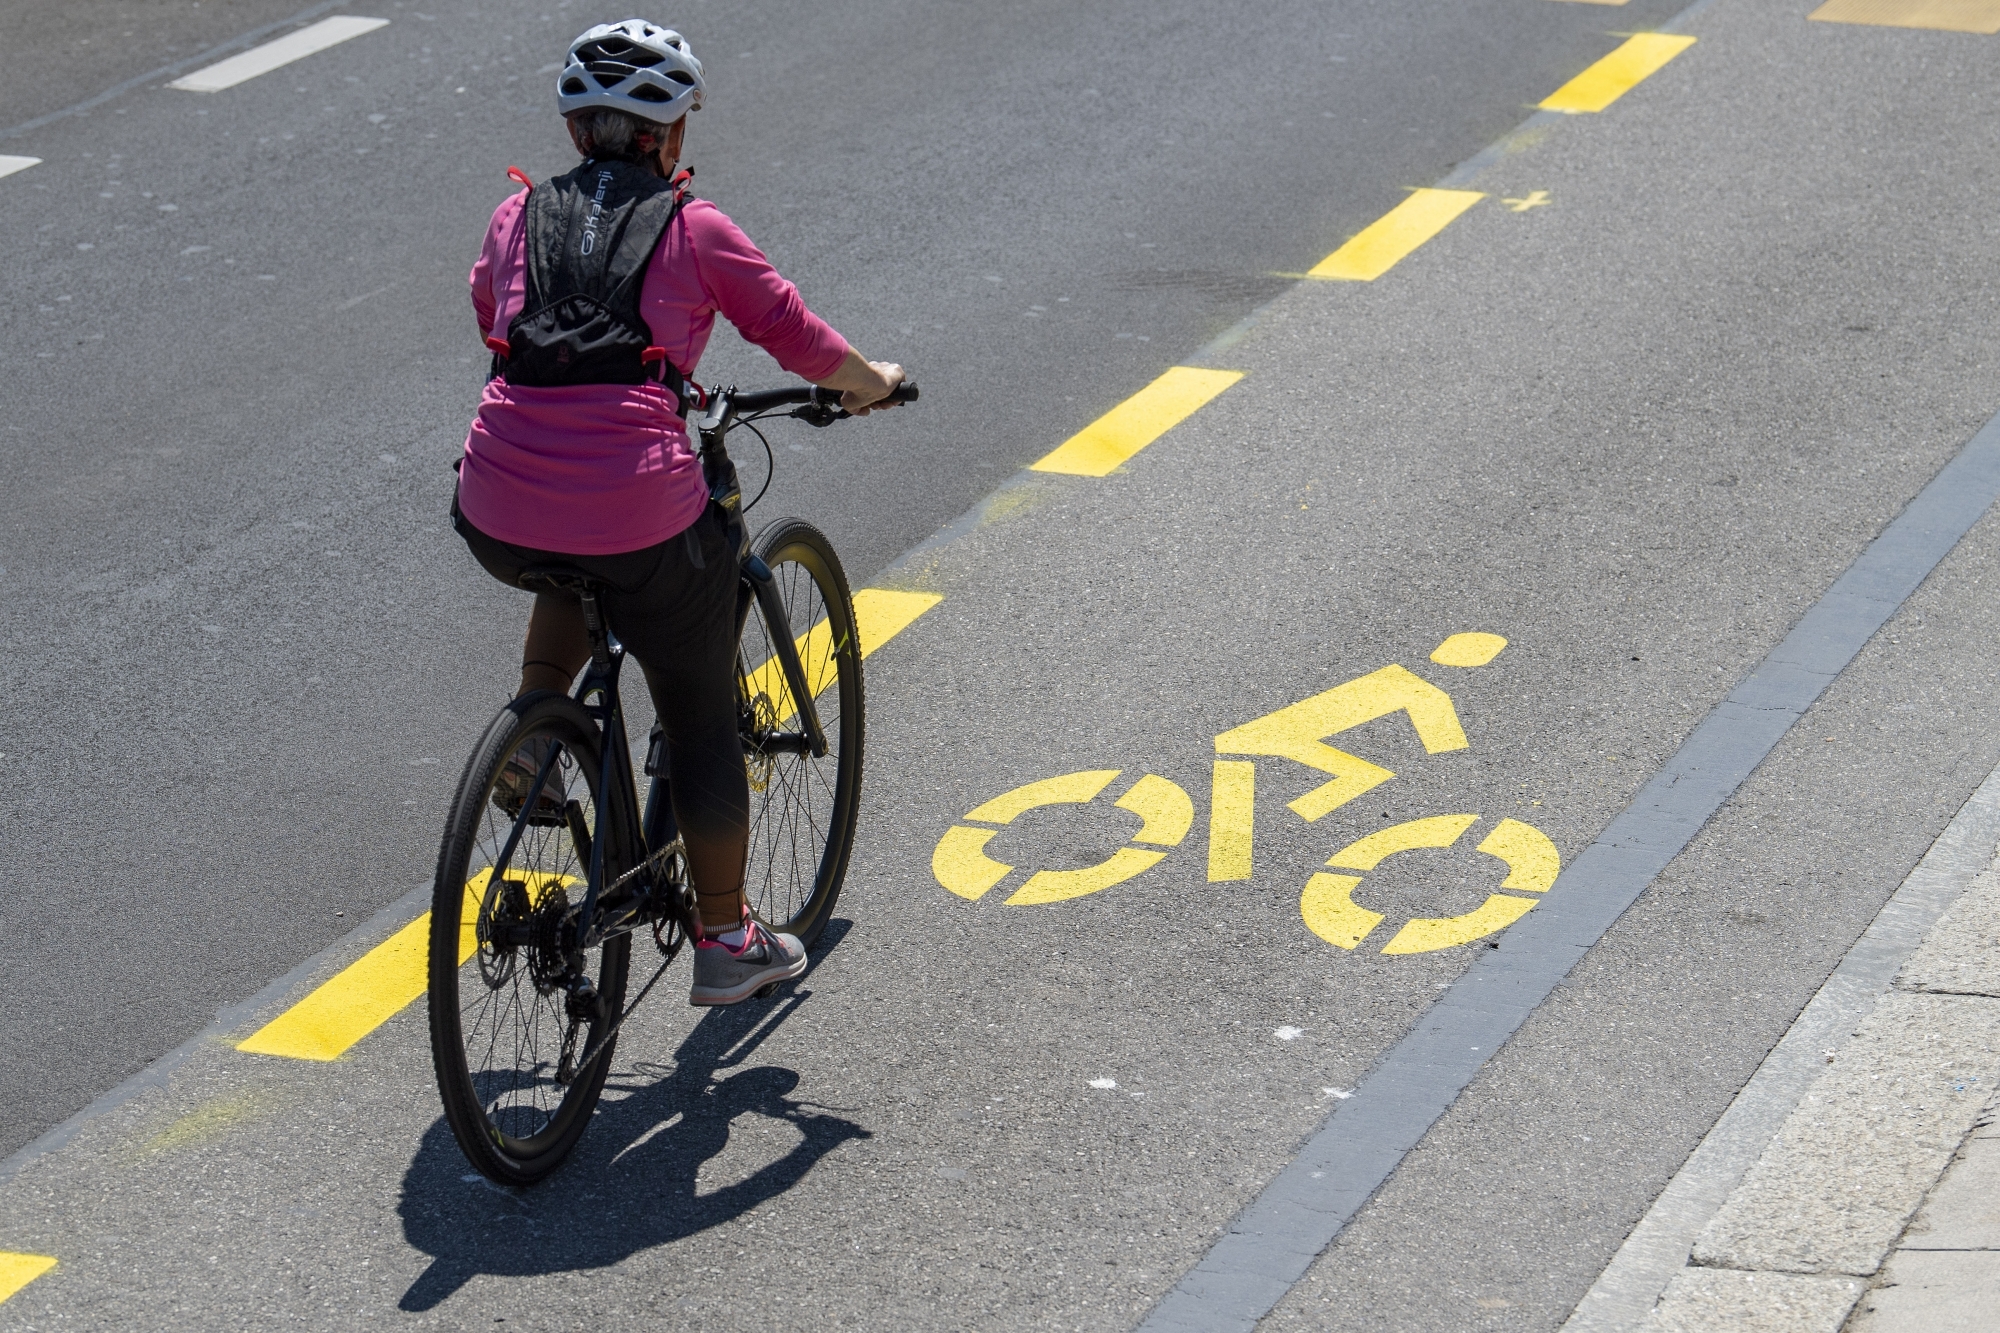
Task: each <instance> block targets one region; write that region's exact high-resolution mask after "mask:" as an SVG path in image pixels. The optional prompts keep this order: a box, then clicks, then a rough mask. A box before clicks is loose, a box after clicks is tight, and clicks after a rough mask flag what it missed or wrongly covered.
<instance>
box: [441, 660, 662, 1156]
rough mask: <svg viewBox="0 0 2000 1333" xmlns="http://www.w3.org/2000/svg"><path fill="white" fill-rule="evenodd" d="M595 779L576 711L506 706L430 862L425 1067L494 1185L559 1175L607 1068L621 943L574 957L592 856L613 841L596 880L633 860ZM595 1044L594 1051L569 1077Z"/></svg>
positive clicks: (586, 724) (554, 702)
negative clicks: (433, 867)
mask: <svg viewBox="0 0 2000 1333" xmlns="http://www.w3.org/2000/svg"><path fill="white" fill-rule="evenodd" d="M538 775H540V776H541V777H542V787H541V790H540V791H539V792H538V793H534V792H533V788H534V785H535V781H536V779H537V776H538ZM599 775H600V767H599V749H598V732H597V728H596V725H595V724H594V723H593V722H592V721H591V718H590V716H589V714H587V713H585V712H584V711H583V707H582V705H580V704H578V703H577V702H576V701H575V700H573V699H570V698H568V697H566V696H564V695H560V694H545V695H541V696H539V697H537V696H532V695H531V696H529V697H528V698H526V699H523V700H516V701H515V702H514V703H512V704H510V705H508V706H507V707H506V708H504V709H502V710H501V711H500V715H499V716H498V717H497V718H495V719H494V720H493V725H492V726H490V727H488V728H487V729H486V735H485V736H484V737H483V738H482V739H481V741H480V743H479V748H478V749H476V750H475V751H474V752H473V755H472V759H471V761H470V762H469V763H467V765H466V766H465V774H464V776H463V777H462V778H461V779H460V780H459V788H458V795H457V797H456V798H455V799H454V800H453V802H452V807H451V814H450V817H449V818H448V820H447V821H446V824H445V835H444V843H443V845H442V846H441V847H440V848H439V850H438V867H437V881H436V887H435V889H434V891H433V895H432V898H431V929H430V1020H431V1059H432V1063H433V1064H434V1065H435V1066H436V1069H437V1079H438V1091H439V1094H440V1095H441V1096H442V1098H443V1100H444V1113H445V1119H446V1120H447V1121H448V1122H449V1123H450V1125H451V1130H452V1134H453V1135H454V1136H455V1137H456V1138H457V1139H458V1145H459V1147H460V1148H462V1149H463V1150H464V1152H465V1156H466V1159H467V1160H468V1161H470V1162H471V1163H472V1165H473V1166H475V1167H477V1168H478V1169H479V1171H480V1172H481V1173H482V1174H483V1175H485V1176H486V1177H487V1178H488V1179H491V1180H495V1181H498V1182H499V1183H501V1184H503V1185H529V1184H533V1183H534V1182H535V1181H537V1180H540V1179H541V1178H542V1177H544V1176H546V1175H548V1174H549V1173H550V1172H551V1171H554V1170H555V1169H556V1168H557V1167H559V1166H561V1165H562V1163H563V1160H564V1159H565V1158H567V1157H568V1156H569V1153H570V1150H571V1149H572V1148H574V1147H575V1146H576V1142H577V1140H578V1139H579V1138H581V1137H582V1136H583V1131H584V1130H585V1129H586V1128H587V1127H588V1126H589V1123H590V1114H591V1111H592V1110H593V1109H594V1108H595V1107H596V1105H597V1099H598V1095H599V1094H600V1093H601V1092H602V1091H603V1087H604V1076H605V1073H606V1071H607V1070H608V1069H609V1068H610V1065H611V1050H610V1040H609V1038H607V1037H605V1035H604V1034H605V1033H606V1032H607V1030H608V1029H609V1027H610V1025H611V1023H612V1022H613V1021H614V1020H615V1019H616V1017H617V1016H618V1014H619V1012H620V1010H621V1009H622V1008H623V1005H624V1000H625V978H626V967H627V962H628V960H629V958H630V956H631V948H632V937H631V936H630V935H620V936H618V937H617V938H615V939H613V940H612V941H611V942H610V943H609V944H606V945H604V946H603V947H602V948H598V949H590V950H578V949H577V948H576V947H575V944H576V940H575V925H576V918H577V915H578V909H579V908H580V906H581V905H582V903H583V900H584V895H585V893H586V892H587V891H588V890H589V887H590V861H591V848H592V846H593V844H595V843H598V842H600V841H602V840H604V839H609V841H606V842H604V843H603V845H604V848H605V851H606V852H607V854H608V856H607V866H606V873H607V875H609V874H611V873H615V871H616V869H617V866H616V864H615V862H616V860H617V858H619V857H621V856H623V855H624V852H623V850H622V849H623V848H625V847H626V846H627V845H628V837H629V835H628V834H627V833H626V831H625V826H626V821H625V816H624V815H623V813H622V812H621V811H620V810H619V809H618V808H617V807H618V806H619V804H620V803H619V802H618V800H617V799H616V798H615V797H611V796H609V795H608V794H607V793H603V792H600V791H599V790H598V783H599ZM531 793H532V794H533V799H532V801H531V800H530V799H529V798H530V795H531ZM579 978H581V979H585V980H587V981H588V983H589V986H590V989H591V990H594V992H595V994H594V995H592V994H590V993H589V991H586V990H583V989H581V988H580V987H578V985H577V981H578V979H579ZM599 1041H603V1042H604V1045H605V1048H604V1049H603V1050H602V1051H601V1052H598V1053H597V1058H595V1059H593V1060H592V1061H591V1063H590V1064H589V1065H588V1066H582V1067H580V1066H581V1062H582V1061H583V1060H584V1059H585V1058H587V1057H589V1056H590V1055H591V1053H592V1052H593V1051H596V1050H597V1047H596V1043H598V1042H599Z"/></svg>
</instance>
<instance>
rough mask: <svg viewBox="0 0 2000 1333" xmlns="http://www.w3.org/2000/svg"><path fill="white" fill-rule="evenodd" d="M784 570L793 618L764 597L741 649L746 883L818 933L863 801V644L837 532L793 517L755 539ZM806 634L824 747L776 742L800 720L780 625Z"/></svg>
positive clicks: (801, 933)
mask: <svg viewBox="0 0 2000 1333" xmlns="http://www.w3.org/2000/svg"><path fill="white" fill-rule="evenodd" d="M754 549H755V551H756V553H757V555H758V556H760V557H761V558H762V559H763V561H764V563H765V564H766V565H768V566H769V567H770V569H771V573H772V575H773V577H774V578H775V579H776V580H777V587H778V593H779V595H780V596H781V597H782V598H783V599H784V603H785V609H786V611H787V613H788V616H789V621H790V623H789V624H788V625H785V626H773V625H770V624H768V623H766V621H765V618H764V615H763V612H762V608H761V607H759V606H757V605H755V604H754V603H753V605H752V606H751V608H750V614H749V617H748V619H747V620H746V621H745V622H744V626H743V637H742V640H741V642H740V643H739V645H738V652H737V659H736V663H737V691H738V702H739V707H740V713H741V719H742V727H741V733H742V737H743V755H744V765H745V767H746V768H747V769H748V770H749V775H750V859H749V865H748V867H747V868H746V871H745V875H744V881H743V889H744V894H745V896H746V897H747V898H748V900H749V903H750V910H751V911H752V912H754V913H755V914H756V915H757V919H758V920H760V921H762V922H764V923H765V924H766V925H768V926H770V927H771V928H772V929H773V930H780V931H784V932H786V933H788V934H792V935H796V936H798V937H799V939H801V940H802V941H804V942H805V943H806V944H808V945H810V944H812V943H813V941H815V940H816V939H818V938H819V934H820V932H821V931H822V930H824V929H826V923H827V920H828V919H829V918H830V917H831V916H832V914H833V905H834V903H835V902H836V901H838V900H839V898H840V884H841V881H842V879H844V878H845V877H846V875H847V859H848V856H849V855H850V854H851V853H852V852H853V850H854V826H855V822H856V820H857V819H858V818H859V816H860V812H861V749H862V737H863V731H864V725H863V724H864V717H863V713H862V684H861V645H860V640H859V639H858V637H857V636H856V633H855V624H854V599H853V598H852V597H851V596H849V594H848V591H847V574H846V572H845V571H844V570H842V569H841V567H840V557H839V556H837V555H835V554H834V552H833V544H832V543H831V542H829V541H827V539H826V537H825V535H824V534H822V533H821V532H820V531H819V529H817V528H815V527H813V526H812V525H811V524H810V523H805V522H801V521H800V520H798V519H795V518H788V519H781V520H779V521H778V522H777V523H775V524H773V525H772V526H771V527H769V528H767V529H765V531H764V532H763V533H762V534H761V535H759V536H758V538H757V542H756V545H755V547H754ZM776 633H783V634H786V635H788V636H789V637H790V638H791V639H792V640H793V641H794V642H795V643H799V644H800V645H801V652H800V658H801V660H802V664H803V666H804V668H805V673H806V680H807V683H808V684H809V685H810V686H813V687H814V688H816V689H817V690H818V693H817V695H815V706H816V708H817V711H818V713H819V719H820V726H821V729H822V730H823V731H824V732H825V733H826V741H827V752H826V754H825V755H824V756H822V757H820V758H814V757H813V756H812V755H811V754H809V753H800V752H799V751H798V750H797V748H796V747H793V748H791V749H775V748H768V747H767V745H766V742H767V741H768V740H769V739H770V738H771V737H772V736H773V735H774V734H783V733H785V732H791V733H793V734H796V733H797V731H798V729H799V728H798V721H797V719H796V717H789V716H788V717H779V716H777V714H778V713H780V712H784V713H787V714H789V713H790V712H791V711H792V710H791V709H790V707H789V705H788V703H787V701H788V700H789V697H790V692H789V691H788V690H786V689H784V687H783V676H782V674H781V673H780V671H779V667H778V664H777V660H776V657H775V649H774V647H773V643H774V639H773V635H774V634H776Z"/></svg>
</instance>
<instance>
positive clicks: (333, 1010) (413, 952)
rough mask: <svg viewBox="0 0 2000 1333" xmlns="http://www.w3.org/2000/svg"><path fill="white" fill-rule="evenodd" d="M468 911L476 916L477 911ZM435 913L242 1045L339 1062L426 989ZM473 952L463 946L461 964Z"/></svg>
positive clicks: (296, 1057) (258, 1052)
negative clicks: (347, 1051) (338, 1060)
mask: <svg viewBox="0 0 2000 1333" xmlns="http://www.w3.org/2000/svg"><path fill="white" fill-rule="evenodd" d="M468 915H475V916H476V909H475V912H474V913H469V914H468ZM430 936H431V914H430V913H429V912H425V913H424V914H423V915H422V916H420V917H418V918H417V919H416V920H415V921H412V922H411V923H410V924H409V925H407V926H404V927H403V928H402V929H401V930H399V931H397V932H396V933H395V934H394V935H391V936H390V937H389V938H388V939H386V940H384V941H383V942H382V943H380V944H378V945H376V946H375V947H374V948H373V949H370V950H369V951H368V952H367V953H365V954H363V955H362V956H361V958H360V959H359V960H358V961H357V962H355V963H354V964H353V965H352V966H350V967H348V968H346V969H345V970H343V971H341V972H340V973H339V974H337V975H336V976H335V977H334V978H333V979H332V980H330V981H328V982H327V983H326V984H325V985H323V986H321V987H320V988H319V989H318V990H316V991H314V992H313V993H312V994H310V995H308V996H306V998H305V999H303V1000H300V1001H299V1002H298V1003H297V1004H295V1005H293V1006H292V1007H291V1008H289V1009H287V1010H286V1011H285V1012H284V1013H282V1014H279V1015H278V1016H277V1017H276V1018H274V1019H272V1020H271V1021H270V1022H269V1023H266V1024H265V1025H264V1026H263V1027H261V1028H259V1029H258V1030H257V1031H256V1032H254V1033H253V1034H251V1035H250V1037H248V1038H247V1039H246V1040H244V1041H241V1042H238V1043H237V1046H236V1049H237V1050H239V1051H248V1052H250V1053H251V1054H253V1055H282V1056H287V1057H289V1058H291V1059H293V1060H333V1059H337V1058H338V1057H339V1056H340V1055H342V1054H343V1053H344V1052H345V1051H346V1050H347V1048H348V1047H350V1046H352V1045H354V1043H355V1042H357V1041H360V1040H361V1039H362V1038H363V1037H365V1036H367V1035H368V1034H369V1033H371V1032H373V1031H374V1030H375V1029H376V1028H378V1027H381V1026H382V1025H383V1024H384V1023H386V1022H388V1021H389V1020H390V1019H392V1018H394V1017H395V1016H396V1015H397V1014H398V1013H400V1012H401V1011H402V1009H403V1006H404V1005H406V1004H408V1003H409V1002H410V1001H412V1000H414V999H416V998H417V997H418V996H419V995H422V994H423V993H424V987H425V986H426V985H427V984H428V977H427V976H426V971H427V968H426V962H427V955H428V952H429V948H430ZM469 956H470V952H469V951H468V950H465V949H463V948H461V950H460V958H459V961H460V962H464V961H465V959H466V957H469Z"/></svg>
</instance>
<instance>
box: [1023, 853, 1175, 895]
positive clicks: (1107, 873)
mask: <svg viewBox="0 0 2000 1333" xmlns="http://www.w3.org/2000/svg"><path fill="white" fill-rule="evenodd" d="M1166 855H1167V854H1166V853H1165V852H1142V851H1140V850H1139V849H1138V848H1137V847H1120V848H1119V849H1118V850H1117V851H1115V852H1113V853H1112V854H1111V857H1110V859H1109V860H1106V861H1101V862H1099V863H1098V864H1097V865H1094V866H1085V867H1084V868H1083V869H1081V870H1038V871H1036V872H1035V873H1034V874H1032V875H1030V876H1029V877H1028V882H1027V883H1026V884H1023V885H1022V886H1021V888H1020V891H1019V892H1017V893H1015V894H1014V896H1013V897H1011V898H1009V899H1008V900H1007V905H1008V906H1009V907H1025V906H1028V905H1030V904H1032V903H1059V902H1066V901H1067V900H1069V899H1071V898H1081V897H1083V896H1084V895H1085V894H1087V893H1096V892H1098V891H1099V890H1102V889H1108V888H1110V887H1111V886H1112V885H1114V884H1123V883H1124V882H1125V881H1126V880H1128V879H1130V878H1132V877H1133V876H1134V875H1137V874H1139V873H1140V872H1142V871H1146V870H1151V869H1152V868H1153V867H1154V866H1156V865H1158V864H1159V863H1160V862H1161V861H1163V860H1165V859H1166Z"/></svg>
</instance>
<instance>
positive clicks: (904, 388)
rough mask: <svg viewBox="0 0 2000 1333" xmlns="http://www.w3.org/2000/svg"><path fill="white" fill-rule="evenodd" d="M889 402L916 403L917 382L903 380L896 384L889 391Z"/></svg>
mask: <svg viewBox="0 0 2000 1333" xmlns="http://www.w3.org/2000/svg"><path fill="white" fill-rule="evenodd" d="M889 401H890V402H892V403H914V402H916V401H917V382H916V381H915V380H904V381H903V382H902V383H901V384H898V385H897V386H896V387H895V388H893V389H891V390H890V391H889Z"/></svg>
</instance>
